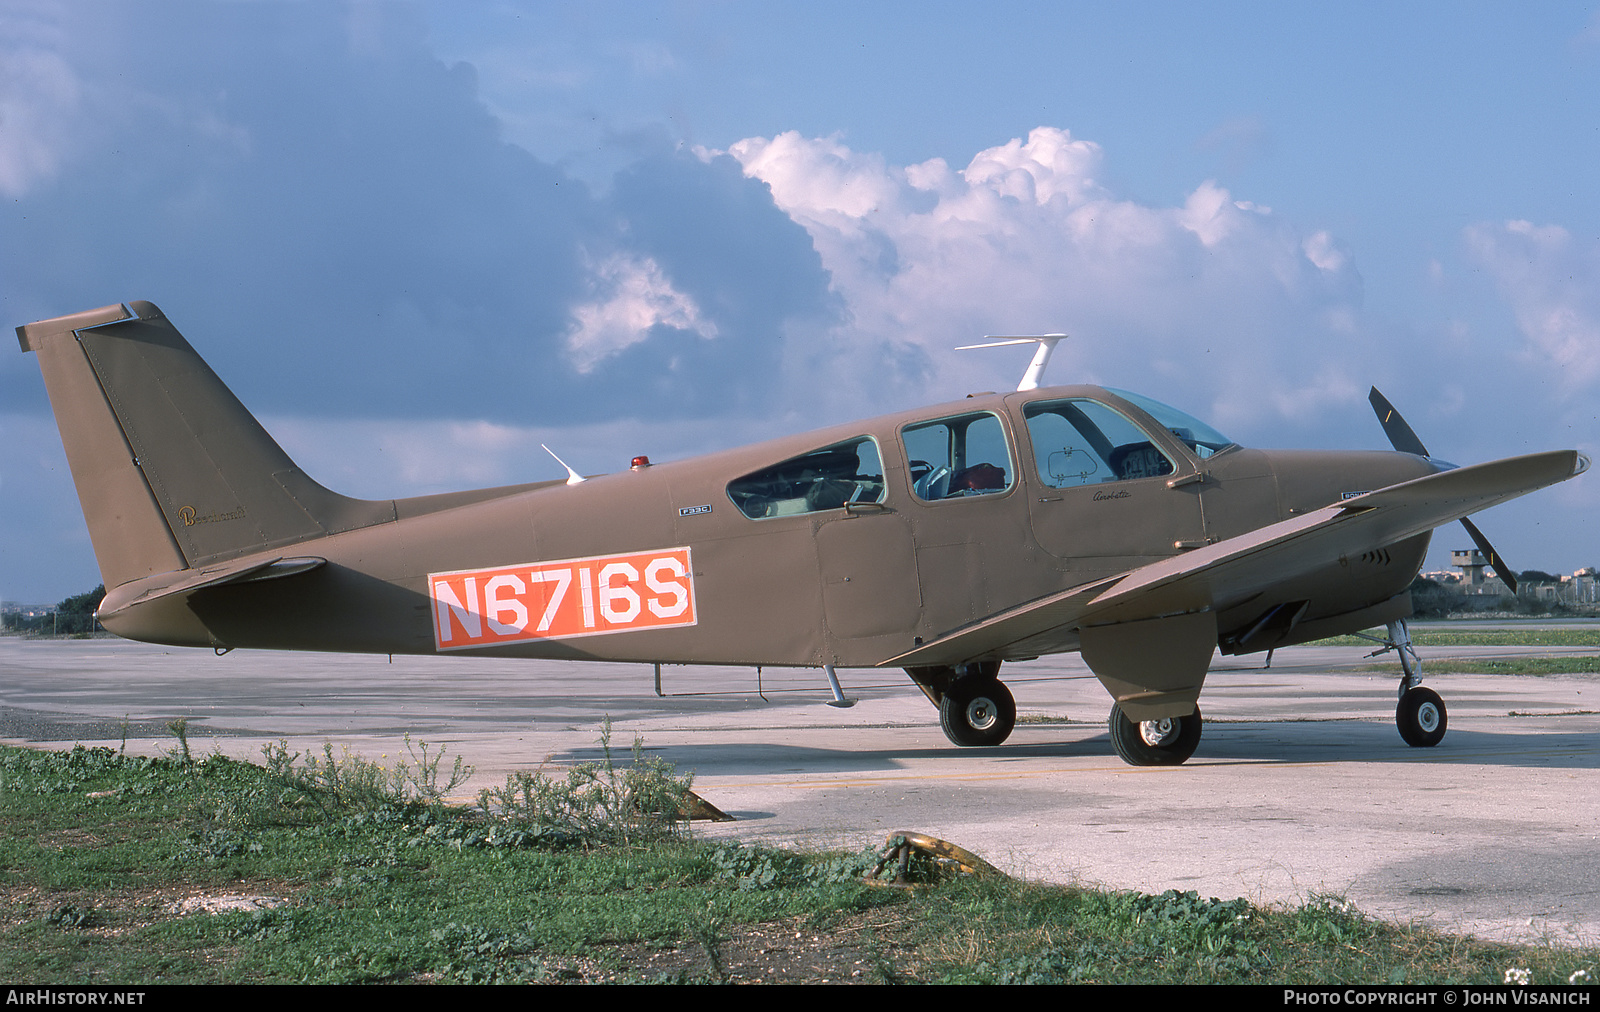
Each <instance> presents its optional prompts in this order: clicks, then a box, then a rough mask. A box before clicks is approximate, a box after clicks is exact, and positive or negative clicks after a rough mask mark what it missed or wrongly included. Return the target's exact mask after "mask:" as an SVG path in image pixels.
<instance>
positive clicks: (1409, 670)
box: [1369, 618, 1450, 748]
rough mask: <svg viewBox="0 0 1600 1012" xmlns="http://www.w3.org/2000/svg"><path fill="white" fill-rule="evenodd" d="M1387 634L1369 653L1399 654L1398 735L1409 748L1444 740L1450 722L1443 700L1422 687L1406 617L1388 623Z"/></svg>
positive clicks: (1396, 712)
mask: <svg viewBox="0 0 1600 1012" xmlns="http://www.w3.org/2000/svg"><path fill="white" fill-rule="evenodd" d="M1388 631H1389V638H1388V639H1387V640H1381V641H1380V642H1382V643H1383V649H1382V650H1376V651H1374V652H1373V653H1372V654H1370V655H1369V656H1372V657H1376V656H1378V655H1379V654H1385V653H1388V652H1389V651H1390V650H1393V651H1395V652H1396V653H1397V654H1398V655H1399V656H1400V689H1399V694H1400V704H1399V705H1398V706H1396V707H1395V710H1394V722H1395V726H1396V727H1397V728H1399V730H1400V737H1401V738H1403V739H1404V740H1405V743H1406V744H1407V745H1410V746H1411V747H1412V748H1432V747H1433V746H1435V745H1437V744H1439V742H1441V741H1443V740H1444V732H1445V729H1446V728H1447V727H1449V725H1450V719H1449V714H1448V713H1446V712H1445V708H1444V700H1442V699H1440V698H1439V694H1438V693H1437V692H1434V691H1433V690H1432V689H1424V688H1423V687H1422V660H1421V659H1420V658H1418V657H1417V651H1416V649H1415V648H1414V647H1413V646H1412V645H1411V629H1410V627H1409V626H1408V625H1407V624H1406V620H1405V619H1403V618H1402V619H1397V620H1396V621H1393V622H1390V623H1389V629H1388Z"/></svg>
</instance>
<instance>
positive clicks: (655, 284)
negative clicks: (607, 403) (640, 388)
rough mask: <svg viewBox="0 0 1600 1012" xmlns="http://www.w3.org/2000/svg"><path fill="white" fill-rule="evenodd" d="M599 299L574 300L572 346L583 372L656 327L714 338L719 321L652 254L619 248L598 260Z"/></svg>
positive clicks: (595, 274)
mask: <svg viewBox="0 0 1600 1012" xmlns="http://www.w3.org/2000/svg"><path fill="white" fill-rule="evenodd" d="M592 274H593V280H592V282H591V284H592V286H593V288H594V289H595V296H596V297H595V299H594V300H593V301H590V302H585V303H582V304H581V305H578V306H574V307H573V309H572V327H571V329H570V330H568V332H567V351H568V353H569V354H570V355H571V357H572V361H573V364H574V365H576V366H577V368H578V371H579V372H581V373H590V372H593V371H594V369H595V366H597V365H599V364H600V362H602V361H603V360H605V359H607V358H610V357H612V356H613V355H616V354H617V353H618V352H620V351H622V350H623V349H625V348H627V347H629V346H630V345H635V344H638V343H639V342H640V341H643V340H645V339H646V338H648V337H649V336H650V330H651V328H653V327H657V326H661V327H671V328H672V329H674V330H681V331H690V332H693V333H695V334H698V335H699V336H700V337H703V338H706V339H710V338H714V337H716V336H717V325H716V324H715V323H712V322H711V321H710V320H708V319H706V318H705V317H704V316H703V314H702V313H701V312H700V307H699V306H698V305H696V304H695V301H694V300H693V299H691V298H689V297H688V296H687V295H684V294H683V293H682V292H680V291H678V290H677V289H676V288H674V287H672V282H671V281H669V280H667V277H666V275H665V274H663V273H662V271H661V267H660V265H658V264H657V263H656V262H655V261H654V260H652V259H651V258H649V257H636V256H630V255H628V254H625V253H618V254H614V255H612V256H609V257H607V258H606V259H605V260H603V261H601V262H600V263H599V264H597V265H595V266H594V268H593V271H592Z"/></svg>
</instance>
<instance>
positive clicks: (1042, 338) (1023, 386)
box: [956, 334, 1067, 390]
mask: <svg viewBox="0 0 1600 1012" xmlns="http://www.w3.org/2000/svg"><path fill="white" fill-rule="evenodd" d="M1066 336H1067V335H1066V334H1039V335H1037V336H1034V337H1000V336H995V335H989V334H985V335H984V338H983V339H984V340H985V341H987V342H988V343H987V344H965V345H962V346H961V347H959V348H957V349H956V351H972V350H974V349H977V348H1004V347H1007V346H1008V345H1013V344H1037V345H1038V346H1039V348H1038V350H1036V351H1035V352H1034V353H1033V361H1032V362H1029V363H1028V371H1027V372H1025V373H1023V374H1022V382H1021V383H1018V384H1017V389H1018V390H1037V389H1039V379H1040V378H1041V377H1042V376H1044V367H1045V366H1046V365H1048V364H1049V362H1050V353H1051V352H1053V351H1055V350H1056V342H1058V341H1060V340H1061V339H1062V338H1064V337H1066Z"/></svg>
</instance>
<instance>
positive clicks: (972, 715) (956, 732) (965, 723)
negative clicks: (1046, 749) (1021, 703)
mask: <svg viewBox="0 0 1600 1012" xmlns="http://www.w3.org/2000/svg"><path fill="white" fill-rule="evenodd" d="M939 725H940V726H941V727H943V728H944V734H945V737H947V738H949V739H950V740H951V741H952V742H954V743H956V744H957V745H963V746H974V745H998V744H1000V743H1001V742H1003V741H1005V740H1006V739H1007V738H1009V737H1010V736H1011V729H1012V728H1014V727H1016V726H1017V703H1016V700H1015V699H1013V698H1012V697H1011V690H1010V689H1008V688H1006V687H1005V684H1004V683H1002V682H1000V681H999V680H998V679H993V678H965V679H959V680H957V681H956V683H955V684H954V685H952V686H950V688H949V689H947V690H946V691H945V694H944V698H943V699H942V700H940V702H939Z"/></svg>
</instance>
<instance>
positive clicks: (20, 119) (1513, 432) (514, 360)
mask: <svg viewBox="0 0 1600 1012" xmlns="http://www.w3.org/2000/svg"><path fill="white" fill-rule="evenodd" d="M1597 168H1600V14H1597V5H1596V4H1593V3H1540V4H1531V5H1529V4H1523V5H1513V4H1466V3H1424V2H1417V3H1408V4H1401V5H1392V4H1384V5H1380V4H1356V3H1346V4H1335V5H1307V4H1283V3H1212V4H1203V5H1200V4H1176V3H1175V4H1160V3H1150V4H1137V5H1134V4H1093V5H1087V4H1086V5H1078V4H1069V3H1047V4H1027V3H1014V4H1004V3H1001V4H994V5H989V6H987V7H985V8H982V9H981V10H980V9H977V8H973V7H972V6H971V5H945V4H927V3H920V4H895V3H872V4H860V3H852V4H844V3H806V4H774V3H762V4H756V3H712V2H703V3H655V4H646V3H637V4H607V3H593V2H590V3H574V4H558V3H538V4H534V3H481V4H470V5H463V4H448V3H437V4H426V3H424V4H400V3H388V4H350V5H341V4H334V3H160V2H158V3H141V4H131V3H109V2H108V3H96V2H72V3H50V2H38V3H34V2H26V0H0V310H3V315H4V318H5V319H6V320H7V321H8V325H15V324H20V323H25V322H28V321H30V320H34V319H39V318H43V317H47V316H53V315H58V314H61V313H66V312H72V311H76V310H80V309H85V308H90V307H93V306H98V305H103V304H106V303H109V302H115V301H124V300H129V299H135V298H145V299H150V300H151V301H154V302H156V303H157V304H159V305H160V306H161V307H162V308H163V309H164V310H165V311H166V312H167V314H168V315H169V316H170V317H171V318H172V319H173V320H174V322H175V323H177V325H178V326H179V327H180V328H181V329H182V330H183V331H184V332H185V334H186V335H187V336H188V337H189V339H190V340H191V342H192V343H194V344H195V345H196V347H197V348H198V349H199V350H200V351H201V353H202V354H204V355H205V356H206V357H207V359H208V360H209V361H210V362H211V363H212V365H213V366H214V367H215V368H216V369H217V371H218V372H219V373H220V374H221V375H222V376H223V378H224V379H225V380H227V381H228V382H229V383H230V384H231V385H232V386H233V387H234V389H235V391H236V392H237V393H239V395H240V396H241V398H242V399H243V400H244V401H245V403H246V404H247V405H249V406H250V407H251V408H252V409H253V410H255V411H256V412H257V414H258V415H260V416H261V417H262V418H263V419H264V420H265V421H266V422H267V424H268V426H269V428H271V429H272V430H273V432H274V433H275V434H276V435H277V436H278V437H279V439H280V441H281V442H283V443H284V445H285V447H286V448H287V449H288V450H289V451H290V452H291V454H293V455H294V456H295V457H296V459H297V460H298V461H299V462H300V463H301V464H302V466H304V467H305V468H306V469H307V470H308V471H309V472H311V473H312V474H313V475H315V476H317V477H318V478H319V479H320V480H322V481H323V482H324V483H326V484H328V485H330V486H332V487H335V488H337V489H339V490H340V491H344V492H348V493H351V494H355V495H362V496H373V497H377V496H393V495H409V494H416V493H421V492H428V491H438V490H443V489H447V488H454V487H465V486H470V485H479V484H498V483H504V482H510V481H520V480H532V479H538V478H551V477H561V476H562V474H563V472H562V471H561V470H560V468H559V466H558V465H556V464H555V462H554V461H552V460H550V459H549V458H548V457H547V456H545V455H544V453H543V451H541V450H540V449H539V443H540V442H546V443H549V444H550V445H551V446H552V447H554V448H556V449H557V451H558V452H560V453H561V455H562V456H563V457H564V458H566V459H567V460H569V461H570V462H572V463H573V464H574V465H575V466H576V467H578V468H579V469H580V470H583V471H587V472H596V471H606V470H613V469H616V468H618V467H620V466H624V465H625V462H626V461H627V459H628V458H629V457H631V456H632V455H633V454H635V453H641V452H644V453H650V454H651V455H652V456H653V457H655V458H656V459H663V458H672V457H678V456H684V455H687V454H691V453H695V452H702V451H706V450H711V449H716V448H720V447H723V446H727V445H732V444H736V443H740V442H745V441H748V440H750V439H754V438H759V437H763V436H768V435H777V434H781V433H784V432H790V431H798V430H801V429H805V428H809V427H814V426H818V425H822V424H827V423H831V422H837V421H843V420H845V419H848V418H852V417H858V416H864V415H871V414H876V413H880V412H883V411H887V410H892V409H896V408H900V407H906V406H910V405H914V404H918V403H925V402H931V401H939V400H946V399H952V398H956V397H960V396H961V395H962V394H964V393H966V392H968V391H969V390H971V389H1003V388H1005V387H1008V386H1011V385H1014V383H1015V381H1016V377H1017V376H1018V375H1020V372H1021V369H1022V366H1023V365H1024V361H1023V359H1025V357H1026V356H1025V353H1022V352H1019V353H1018V357H1017V359H1016V360H1015V361H1013V360H1011V359H1010V358H1007V357H1006V356H1005V355H1004V354H1003V353H993V354H990V355H986V356H973V355H972V354H971V353H963V354H959V355H958V354H957V353H956V352H954V351H953V350H952V349H953V348H954V347H955V346H956V345H959V344H964V343H969V342H970V341H971V340H973V339H974V338H976V337H979V336H981V335H982V334H984V333H995V332H1050V331H1060V330H1066V331H1069V332H1071V333H1072V334H1074V335H1075V337H1074V340H1073V342H1071V343H1070V344H1069V345H1066V346H1064V347H1063V348H1062V350H1061V351H1060V352H1059V353H1058V355H1057V360H1056V362H1055V363H1053V364H1052V367H1051V371H1050V373H1049V374H1048V376H1047V379H1048V380H1053V381H1055V382H1062V383H1065V382H1074V381H1080V380H1081V381H1092V382H1105V383H1109V384H1112V385H1116V386H1121V387H1127V388H1131V389H1137V390H1140V391H1142V392H1145V393H1148V394H1151V395H1153V396H1156V397H1158V398H1160V399H1163V400H1166V401H1169V402H1172V403H1174V404H1177V405H1179V406H1181V407H1183V408H1185V409H1187V410H1190V411H1192V412H1194V413H1196V414H1199V415H1202V416H1203V417H1205V418H1207V419H1208V420H1210V421H1211V422H1213V423H1214V424H1215V425H1216V426H1217V427H1218V428H1220V429H1222V431H1224V432H1226V433H1227V434H1228V435H1230V436H1231V437H1233V438H1235V439H1237V440H1239V441H1241V442H1245V443H1249V444H1254V445H1262V446H1308V447H1382V446H1384V445H1385V443H1384V440H1383V436H1382V433H1381V431H1380V430H1379V429H1378V427H1377V424H1376V422H1375V421H1374V420H1373V418H1372V416H1371V412H1370V409H1369V408H1368V407H1367V405H1366V400H1365V397H1366V390H1367V387H1368V385H1370V384H1372V383H1376V384H1377V385H1378V386H1380V387H1381V388H1382V389H1383V390H1384V392H1385V393H1386V394H1388V396H1389V397H1390V398H1391V400H1393V401H1394V402H1395V403H1396V404H1397V405H1398V406H1399V407H1400V408H1401V409H1402V410H1403V411H1404V412H1405V413H1406V414H1407V416H1408V417H1409V418H1410V419H1411V421H1412V424H1413V425H1414V426H1415V427H1416V428H1417V429H1418V431H1419V433H1420V434H1421V435H1422V437H1423V438H1424V440H1425V441H1426V442H1428V444H1429V445H1430V447H1431V448H1432V449H1433V450H1434V452H1436V453H1438V454H1440V455H1441V456H1444V457H1447V458H1449V459H1453V460H1456V461H1458V462H1471V461H1476V460H1482V459H1488V458H1491V457H1496V456H1504V455H1509V454H1514V453H1521V452H1528V451H1531V450H1536V449H1545V448H1554V447H1566V446H1575V447H1579V448H1582V449H1584V450H1586V451H1587V452H1590V453H1591V454H1593V453H1594V452H1595V451H1596V450H1597V449H1600V445H1597V444H1600V440H1597V439H1596V435H1595V433H1596V431H1597V415H1600V187H1597V186H1596V181H1597V178H1600V171H1597ZM0 437H3V438H0V522H3V525H4V530H5V532H6V535H5V538H4V542H3V543H0V596H3V597H5V598H8V599H12V600H17V599H20V600H25V601H49V600H55V599H58V598H60V597H63V596H65V595H67V594H69V593H75V592H77V591H79V590H82V589H85V588H86V587H88V586H92V585H93V584H94V583H95V582H97V579H98V577H97V570H96V568H95V566H94V562H93V556H92V553H91V551H90V549H89V543H88V539H87V535H86V533H85V532H84V531H83V525H82V519H81V514H80V513H79V512H78V508H77V505H76V499H75V496H74V494H73V491H72V485H71V480H70V476H69V475H68V474H67V471H66V466H65V461H64V458H63V456H62V453H61V449H60V443H59V440H58V439H57V437H56V436H55V433H54V426H53V423H51V421H50V420H49V418H48V416H47V405H46V402H45V398H44V394H43V385H42V383H41V382H40V380H39V377H38V369H37V365H36V364H35V363H34V361H33V360H32V358H31V357H28V356H23V355H16V354H14V355H10V356H0ZM1597 506H1600V484H1597V483H1596V481H1595V480H1594V479H1593V478H1592V477H1591V478H1585V479H1581V480H1579V481H1577V482H1573V483H1569V484H1568V485H1564V486H1562V487H1560V488H1557V489H1553V490H1550V491H1547V492H1544V493H1541V494H1538V495H1536V496H1533V497H1529V498H1528V499H1525V500H1521V501H1519V502H1518V503H1514V504H1511V505H1508V506H1506V507H1502V508H1500V509H1498V510H1495V511H1493V512H1491V513H1489V514H1486V515H1485V516H1483V517H1481V518H1480V524H1481V526H1483V527H1484V528H1485V529H1486V531H1488V533H1489V534H1490V536H1491V537H1492V538H1493V539H1494V540H1495V541H1496V543H1497V545H1498V546H1499V547H1500V548H1501V550H1502V551H1503V552H1504V553H1505V554H1506V556H1507V557H1508V558H1509V559H1510V560H1511V562H1512V564H1513V565H1515V566H1517V567H1519V568H1540V569H1547V570H1553V571H1570V570H1571V569H1574V568H1576V567H1578V566H1582V565H1594V564H1600V531H1597V529H1596V526H1595V524H1594V522H1593V518H1594V516H1595V511H1596V508H1597ZM1459 540H1461V539H1460V538H1459V537H1456V536H1454V535H1450V534H1448V533H1443V534H1441V536H1440V537H1439V538H1437V539H1436V548H1435V557H1434V564H1436V565H1443V564H1445V562H1447V560H1446V559H1443V558H1442V554H1443V552H1445V551H1448V549H1449V548H1451V547H1460V546H1458V545H1457V544H1456V542H1457V541H1459Z"/></svg>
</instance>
